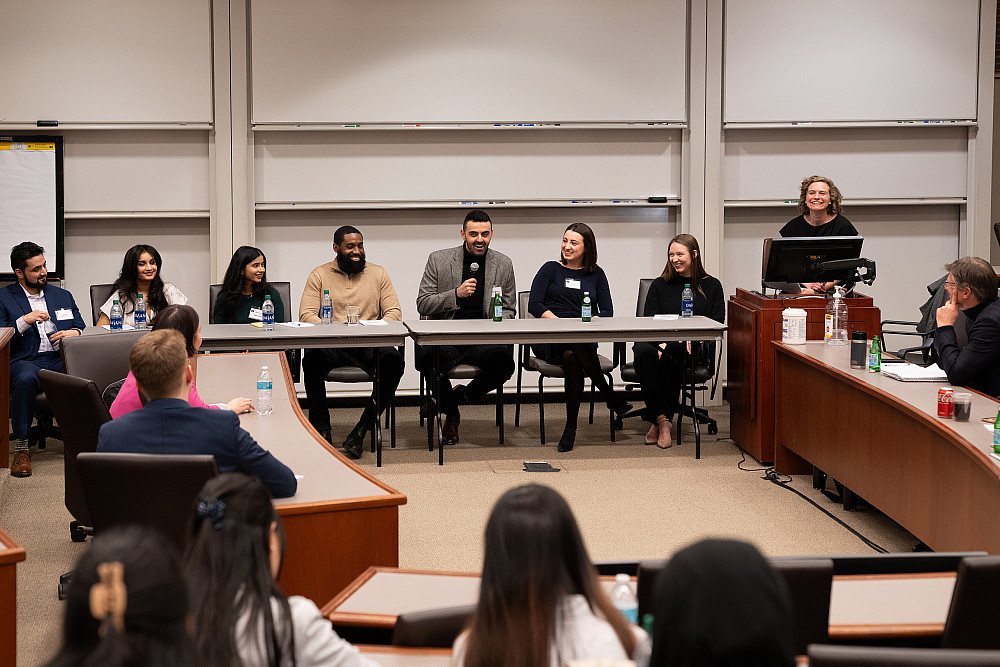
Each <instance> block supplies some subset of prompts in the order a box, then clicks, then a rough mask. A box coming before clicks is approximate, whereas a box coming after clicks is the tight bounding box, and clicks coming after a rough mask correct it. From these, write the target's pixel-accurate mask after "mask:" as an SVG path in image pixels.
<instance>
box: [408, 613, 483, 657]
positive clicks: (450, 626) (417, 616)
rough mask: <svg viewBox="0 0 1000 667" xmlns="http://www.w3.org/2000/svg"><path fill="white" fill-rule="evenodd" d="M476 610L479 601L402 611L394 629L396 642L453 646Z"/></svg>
mask: <svg viewBox="0 0 1000 667" xmlns="http://www.w3.org/2000/svg"><path fill="white" fill-rule="evenodd" d="M475 611H476V606H475V605H465V606H462V607H448V608H446V609H431V610H428V611H415V612H411V613H409V614H400V615H399V616H398V617H397V618H396V627H395V628H394V629H393V631H392V645H393V646H423V647H430V648H451V645H452V644H454V643H455V638H456V637H458V635H459V634H460V633H461V632H462V630H463V629H464V628H465V626H466V625H467V624H468V622H469V619H470V618H472V614H473V613H474V612H475Z"/></svg>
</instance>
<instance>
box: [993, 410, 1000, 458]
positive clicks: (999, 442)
mask: <svg viewBox="0 0 1000 667" xmlns="http://www.w3.org/2000/svg"><path fill="white" fill-rule="evenodd" d="M993 452H994V453H995V454H1000V411H998V412H997V420H996V421H995V422H993Z"/></svg>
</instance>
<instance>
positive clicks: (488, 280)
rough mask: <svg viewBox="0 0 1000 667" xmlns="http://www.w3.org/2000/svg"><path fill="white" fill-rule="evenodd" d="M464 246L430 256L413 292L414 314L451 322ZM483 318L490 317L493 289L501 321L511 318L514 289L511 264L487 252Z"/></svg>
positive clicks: (498, 253) (483, 278)
mask: <svg viewBox="0 0 1000 667" xmlns="http://www.w3.org/2000/svg"><path fill="white" fill-rule="evenodd" d="M464 248H465V245H464V244H463V245H460V246H458V247H457V248H447V249H445V250H437V251H435V252H432V253H431V254H430V256H429V257H428V258H427V265H426V266H424V276H423V278H421V279H420V289H419V290H418V291H417V312H419V313H420V315H421V317H425V318H427V319H431V320H450V319H454V317H455V311H457V310H458V295H457V294H455V289H456V288H457V287H458V286H459V285H461V284H462V258H463V250H464ZM482 280H483V317H484V318H487V319H489V318H492V317H493V310H492V306H493V301H492V298H493V295H492V290H493V287H494V286H496V287H500V288H502V290H503V316H504V319H510V318H513V317H514V314H515V312H516V310H515V307H514V300H515V299H517V287H515V285H514V264H513V263H512V262H511V261H510V258H509V257H507V255H505V254H503V253H501V252H497V251H496V250H493V249H490V250H489V251H488V252H487V253H486V267H485V268H484V270H483V276H482Z"/></svg>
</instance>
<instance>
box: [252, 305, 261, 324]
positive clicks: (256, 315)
mask: <svg viewBox="0 0 1000 667" xmlns="http://www.w3.org/2000/svg"><path fill="white" fill-rule="evenodd" d="M250 319H251V320H257V321H258V322H260V321H262V320H263V319H264V313H263V312H262V311H261V309H260V308H251V309H250Z"/></svg>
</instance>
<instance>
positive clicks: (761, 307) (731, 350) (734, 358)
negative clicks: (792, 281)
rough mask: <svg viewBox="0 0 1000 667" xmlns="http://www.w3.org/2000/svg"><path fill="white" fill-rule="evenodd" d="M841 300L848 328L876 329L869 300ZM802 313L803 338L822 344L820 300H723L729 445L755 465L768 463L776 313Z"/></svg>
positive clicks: (745, 294)
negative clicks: (726, 330)
mask: <svg viewBox="0 0 1000 667" xmlns="http://www.w3.org/2000/svg"><path fill="white" fill-rule="evenodd" d="M845 301H846V302H847V319H848V324H847V326H848V329H849V330H850V331H866V332H868V336H869V338H870V337H871V336H872V335H874V333H875V332H877V331H878V330H879V326H880V325H879V321H880V314H879V309H878V308H876V307H875V305H874V303H873V302H872V299H871V297H867V296H864V295H857V296H855V297H851V298H848V299H845ZM785 308H802V309H803V310H805V311H806V337H807V338H809V339H811V340H822V338H823V320H824V317H825V316H826V298H825V297H821V296H817V297H805V298H799V299H795V298H788V299H766V298H764V297H762V296H761V295H759V294H754V293H753V292H750V291H747V290H744V289H737V290H736V294H735V295H734V296H732V297H730V299H729V307H728V312H727V317H728V320H727V321H728V322H729V343H728V346H727V350H728V360H729V361H728V363H729V365H728V372H727V375H726V378H727V385H726V396H727V398H728V400H729V404H730V407H731V410H730V430H731V432H732V438H733V441H734V442H735V443H736V444H737V445H739V446H740V447H742V448H743V449H745V450H746V451H747V452H749V453H750V455H752V456H753V457H754V458H756V459H757V460H758V461H760V462H761V463H771V462H772V461H774V456H775V454H774V406H775V400H774V381H773V379H774V349H773V348H772V347H771V341H775V340H779V341H780V340H781V311H782V310H784V309H785Z"/></svg>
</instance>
